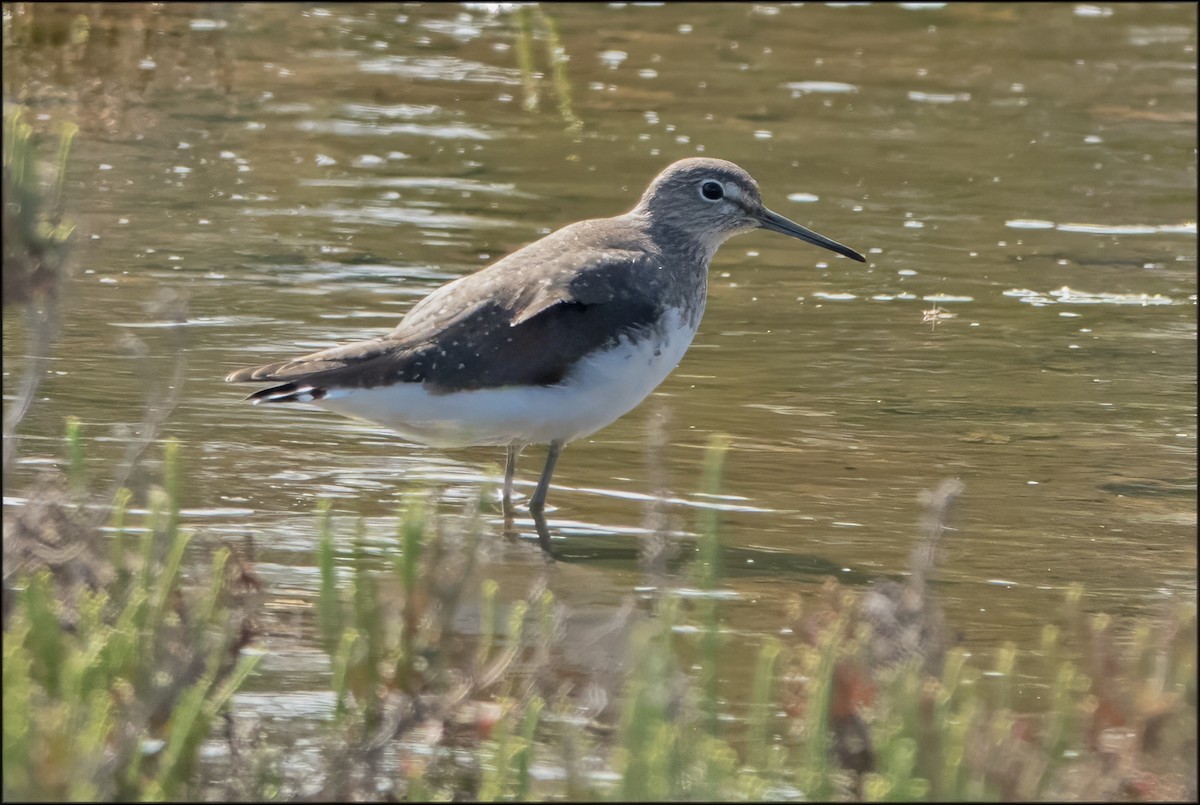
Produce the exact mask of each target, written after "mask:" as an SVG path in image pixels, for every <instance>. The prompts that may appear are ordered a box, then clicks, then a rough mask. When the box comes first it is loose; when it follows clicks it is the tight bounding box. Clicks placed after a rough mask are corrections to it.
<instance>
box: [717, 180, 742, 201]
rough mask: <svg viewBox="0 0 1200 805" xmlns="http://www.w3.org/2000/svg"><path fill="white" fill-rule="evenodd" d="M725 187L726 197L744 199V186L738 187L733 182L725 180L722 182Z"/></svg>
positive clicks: (737, 199) (735, 199) (736, 199)
mask: <svg viewBox="0 0 1200 805" xmlns="http://www.w3.org/2000/svg"><path fill="white" fill-rule="evenodd" d="M721 186H722V187H724V188H725V197H726V198H729V199H733V200H734V201H741V200H742V188H740V187H738V186H737V185H736V184H734V183H733V182H723V183H722V184H721Z"/></svg>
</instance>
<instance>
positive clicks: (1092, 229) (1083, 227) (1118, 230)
mask: <svg viewBox="0 0 1200 805" xmlns="http://www.w3.org/2000/svg"><path fill="white" fill-rule="evenodd" d="M1004 225H1005V226H1006V227H1008V228H1009V229H1057V230H1058V231H1059V232H1082V233H1084V234H1088V235H1153V234H1157V233H1167V234H1174V235H1194V234H1196V222H1195V221H1187V222H1184V223H1181V224H1079V223H1068V224H1056V223H1055V222H1054V221H1043V220H1040V219H1038V218H1013V219H1011V220H1008V221H1005V222H1004Z"/></svg>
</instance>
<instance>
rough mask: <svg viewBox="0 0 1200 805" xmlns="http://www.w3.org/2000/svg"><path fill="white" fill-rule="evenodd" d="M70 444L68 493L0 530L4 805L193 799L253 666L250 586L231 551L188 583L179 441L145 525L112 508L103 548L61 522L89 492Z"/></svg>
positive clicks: (81, 524)
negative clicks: (0, 555)
mask: <svg viewBox="0 0 1200 805" xmlns="http://www.w3.org/2000/svg"><path fill="white" fill-rule="evenodd" d="M67 442H68V453H69V454H70V461H69V474H70V476H71V481H70V487H71V488H72V489H73V490H74V496H72V495H68V494H65V493H61V494H59V495H56V496H48V497H47V498H46V499H43V500H41V501H31V502H30V503H28V504H27V505H26V507H25V510H23V511H22V515H30V514H31V513H32V512H34V511H40V512H42V519H41V520H31V519H30V518H29V516H25V517H24V519H23V520H22V521H21V522H19V523H17V524H16V525H13V524H10V523H6V526H9V527H6V530H5V543H4V548H5V568H6V576H5V589H6V598H7V599H8V601H7V606H6V611H5V624H4V630H5V631H4V682H3V688H4V693H3V696H4V712H3V774H4V783H3V786H4V797H5V799H6V800H47V799H49V800H135V799H136V800H141V799H149V800H162V799H180V798H184V797H187V796H189V795H194V794H195V793H196V791H197V790H198V789H196V788H194V786H195V785H196V784H197V780H196V778H195V769H196V761H197V757H198V752H199V748H200V745H201V743H202V742H203V741H204V740H205V739H206V738H208V736H209V734H210V732H211V729H212V725H213V722H214V719H215V718H216V717H217V715H218V714H219V713H220V712H221V710H222V708H224V706H225V704H226V703H227V702H228V701H229V698H230V696H231V695H232V694H233V692H234V691H236V690H237V689H238V687H239V686H240V685H241V683H242V682H243V681H244V680H245V679H246V677H247V676H248V675H249V674H250V673H251V672H252V670H253V668H254V665H255V662H256V660H257V658H256V657H254V656H252V655H248V654H245V653H244V652H242V648H243V647H244V646H245V645H246V643H247V642H248V641H249V640H250V638H251V637H252V630H251V629H250V626H249V621H248V614H247V611H248V607H247V598H248V590H247V589H245V588H244V586H243V585H241V584H240V583H239V576H238V574H237V573H235V572H234V571H235V566H236V562H231V554H230V551H229V550H228V549H227V548H219V549H218V550H216V551H215V552H214V553H213V555H212V558H211V563H210V564H209V567H208V570H207V573H206V574H204V575H205V576H206V578H205V580H204V581H202V582H199V583H197V584H195V585H191V584H188V585H185V584H184V557H185V555H186V553H187V548H188V545H189V542H190V540H191V537H192V534H191V532H190V531H188V530H185V529H183V528H181V526H180V522H179V496H178V495H179V483H180V482H179V455H178V453H179V451H178V445H176V444H175V443H173V442H167V443H166V444H165V445H164V446H163V452H164V467H165V473H166V476H167V478H168V479H169V480H168V482H167V483H166V484H165V486H164V487H161V488H155V489H154V490H153V491H152V492H151V493H150V496H149V500H148V506H147V509H146V510H145V512H144V513H143V514H141V515H139V516H137V517H131V516H130V512H129V503H130V495H129V494H128V493H122V494H120V495H119V496H118V499H117V501H116V507H115V511H114V513H113V516H112V523H111V536H110V537H108V538H107V539H108V546H109V548H110V550H109V551H108V552H104V551H103V550H102V548H103V546H104V543H103V542H102V541H100V540H97V539H95V535H94V534H93V533H92V532H91V531H90V529H89V527H88V523H87V521H86V520H81V519H78V518H76V517H74V516H73V512H72V511H71V506H72V505H73V504H72V501H73V500H78V499H79V497H81V496H82V494H83V490H84V488H85V487H86V478H84V477H83V466H84V453H85V443H84V439H83V438H82V436H81V434H80V427H79V424H78V422H75V421H72V422H71V423H70V424H69V426H68V437H67ZM43 494H48V493H43ZM51 515H57V516H51ZM16 519H18V520H21V518H16ZM48 524H54V527H47V525H48ZM67 526H73V527H75V528H76V530H74V531H67V530H66V528H67ZM47 538H49V539H47ZM14 566H15V567H16V568H17V569H16V570H15V571H14V572H13V573H11V574H10V573H9V569H10V568H13V567H14Z"/></svg>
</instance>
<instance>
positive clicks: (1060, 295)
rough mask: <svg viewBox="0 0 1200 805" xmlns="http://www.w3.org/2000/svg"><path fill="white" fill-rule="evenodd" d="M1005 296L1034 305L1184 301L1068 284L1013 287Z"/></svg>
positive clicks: (1160, 295) (1159, 295)
mask: <svg viewBox="0 0 1200 805" xmlns="http://www.w3.org/2000/svg"><path fill="white" fill-rule="evenodd" d="M1004 295H1005V296H1009V297H1013V298H1015V299H1017V301H1019V302H1024V303H1025V304H1029V305H1033V306H1034V307H1045V306H1046V305H1057V304H1067V305H1138V306H1141V307H1149V306H1152V305H1180V304H1183V303H1182V302H1179V301H1176V300H1174V299H1172V298H1171V297H1169V296H1164V295H1162V294H1145V293H1104V292H1102V293H1090V292H1088V291H1079V290H1076V289H1074V288H1068V287H1067V286H1066V285H1064V286H1063V287H1061V288H1059V289H1057V290H1054V291H1047V292H1045V293H1043V292H1041V291H1032V290H1030V289H1028V288H1011V289H1009V290H1007V291H1004Z"/></svg>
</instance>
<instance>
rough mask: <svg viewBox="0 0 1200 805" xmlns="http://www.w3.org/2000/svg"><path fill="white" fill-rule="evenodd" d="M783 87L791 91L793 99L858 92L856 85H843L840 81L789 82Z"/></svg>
mask: <svg viewBox="0 0 1200 805" xmlns="http://www.w3.org/2000/svg"><path fill="white" fill-rule="evenodd" d="M783 86H784V87H786V88H787V89H790V90H791V91H792V97H793V98H798V97H800V96H801V95H809V94H811V93H822V92H823V93H832V94H847V93H851V92H858V87H857V86H856V85H854V84H845V83H843V82H841V81H791V82H789V83H787V84H784V85H783Z"/></svg>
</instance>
